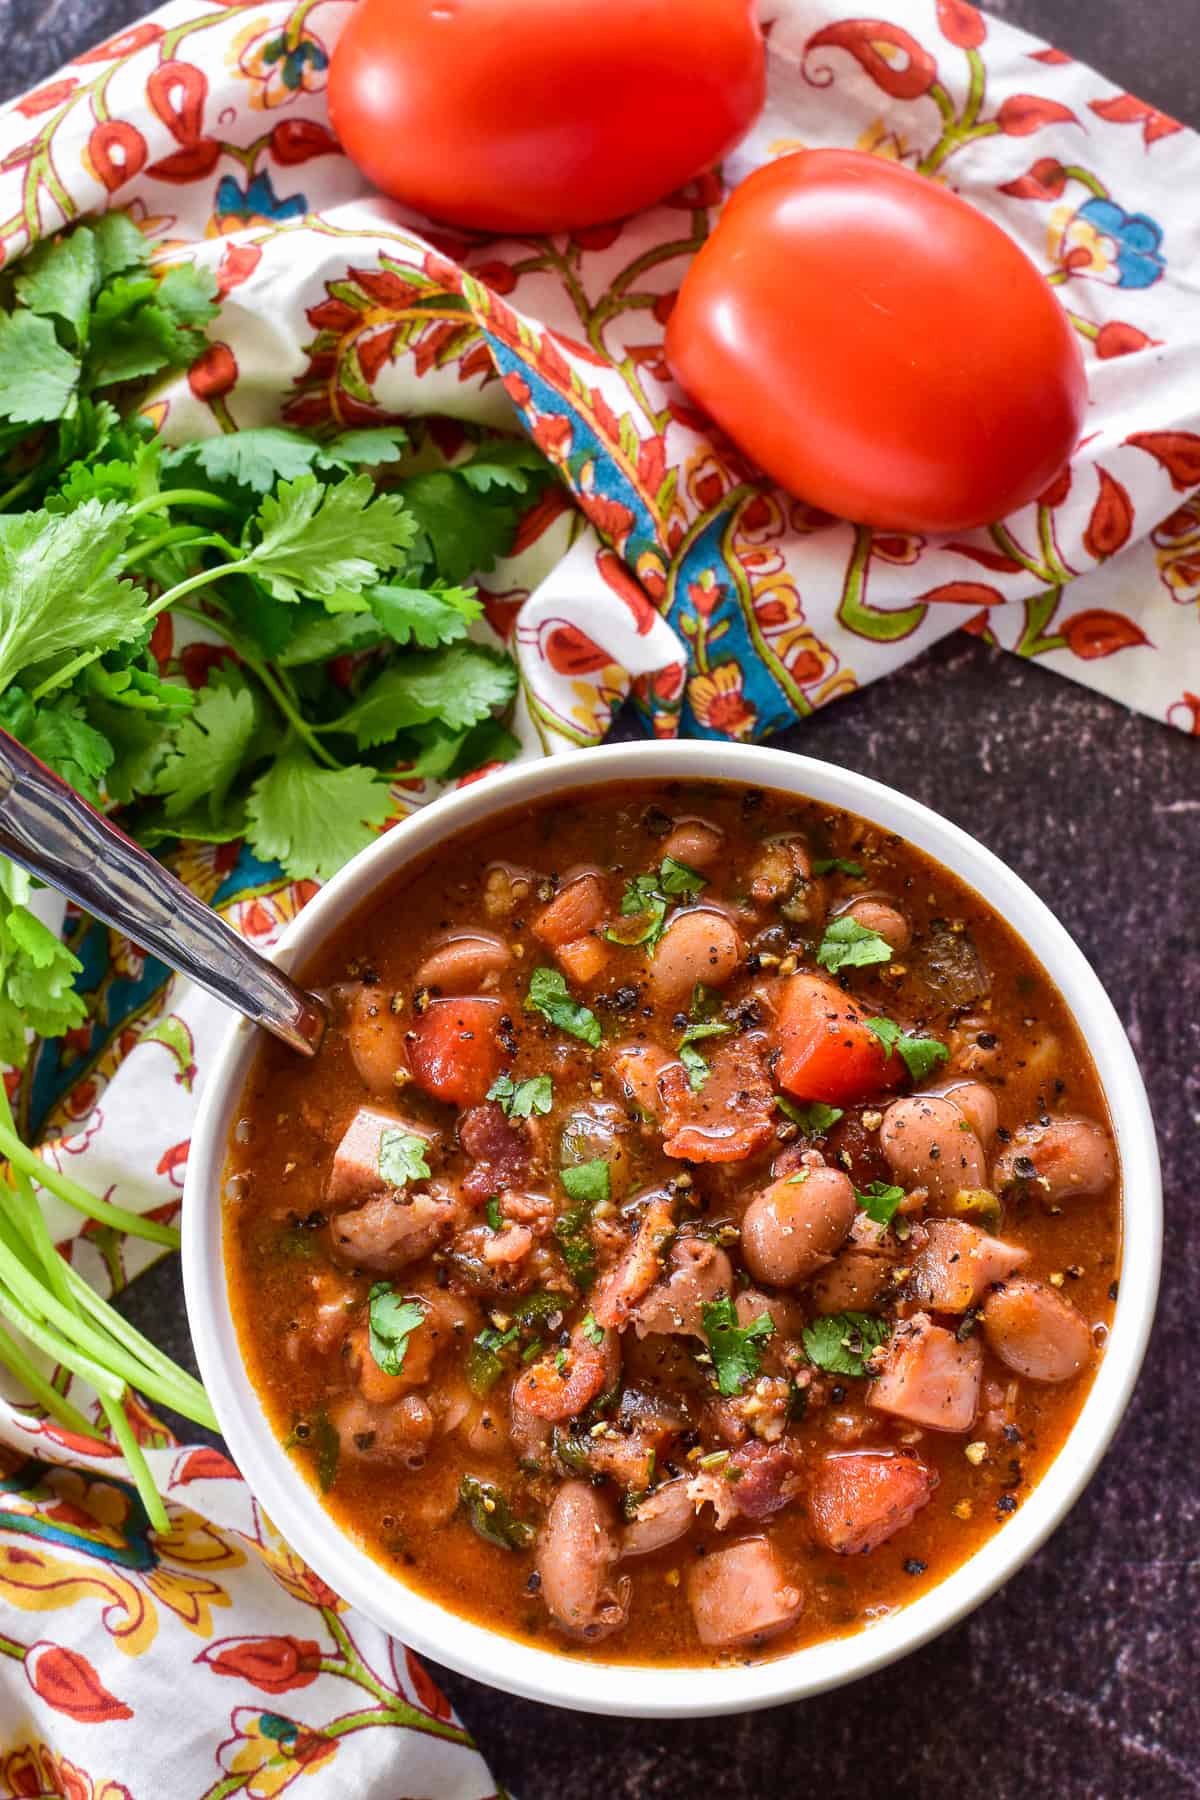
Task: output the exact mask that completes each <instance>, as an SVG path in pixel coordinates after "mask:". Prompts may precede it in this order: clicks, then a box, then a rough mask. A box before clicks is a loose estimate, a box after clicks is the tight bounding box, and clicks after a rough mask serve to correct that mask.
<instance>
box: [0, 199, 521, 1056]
mask: <svg viewBox="0 0 1200 1800" xmlns="http://www.w3.org/2000/svg"><path fill="white" fill-rule="evenodd" d="M0 300H3V301H5V302H6V303H7V306H6V310H4V311H2V312H0V466H2V467H3V468H4V478H5V479H7V481H8V487H7V490H6V491H5V492H4V493H3V494H0V727H2V728H3V729H5V730H7V731H9V732H11V733H12V734H13V735H14V736H15V737H17V738H19V739H20V741H21V742H22V743H24V744H25V745H26V746H27V747H28V748H29V749H30V750H31V751H33V753H34V754H35V755H36V756H38V757H40V758H41V760H42V761H43V762H45V763H46V764H47V765H48V766H49V767H50V768H52V769H54V770H55V771H56V772H57V773H59V774H60V775H61V776H62V777H63V778H64V779H65V780H66V781H68V782H70V783H71V784H72V785H73V786H74V787H76V788H77V789H78V790H79V791H80V792H81V793H82V794H84V795H85V796H86V797H87V798H88V799H90V800H92V801H93V802H101V803H104V804H106V805H114V806H117V807H119V808H120V809H121V824H122V826H123V828H124V829H125V830H126V831H128V832H129V833H130V835H131V836H134V837H136V838H138V839H139V840H140V841H141V842H142V843H144V844H146V845H148V846H150V847H155V846H158V845H160V844H164V843H167V842H169V841H172V840H174V839H178V838H192V839H201V840H205V841H208V842H214V843H217V842H225V841H229V840H233V839H237V838H243V837H244V838H246V839H247V841H248V842H249V844H250V846H251V848H252V849H253V850H254V851H255V853H256V854H257V855H258V856H260V857H262V858H263V859H264V860H268V861H271V860H274V861H278V862H279V863H281V864H282V866H283V868H284V869H285V871H286V872H287V873H288V874H289V875H291V876H293V877H297V878H298V877H307V876H316V877H319V878H322V879H323V878H325V877H327V876H329V875H331V874H333V873H334V871H335V870H336V869H338V868H339V867H340V866H341V865H342V863H344V862H345V861H346V860H347V859H348V858H349V857H350V856H352V855H353V854H354V853H355V851H357V850H358V849H360V848H361V847H362V846H363V845H364V844H366V843H367V842H369V841H370V838H371V835H372V832H373V830H374V828H376V827H378V826H380V825H381V824H383V823H384V821H385V820H386V819H387V817H388V816H389V813H390V812H391V810H392V800H391V791H390V790H391V784H392V781H393V780H394V779H395V776H396V774H397V773H398V772H399V773H403V774H405V775H418V776H428V777H433V778H452V777H454V776H455V775H457V774H459V773H462V772H464V771H466V770H468V769H470V768H473V767H476V766H478V765H479V764H480V763H481V762H484V761H489V760H497V759H504V758H506V757H508V756H511V755H512V754H513V753H514V751H515V749H516V747H517V746H516V741H515V739H514V738H513V737H512V736H511V734H510V733H509V732H508V730H507V729H506V727H505V725H504V723H503V715H504V713H505V711H506V709H507V708H508V707H509V706H510V704H511V702H512V700H513V697H514V695H515V692H516V687H517V677H516V671H515V669H514V667H513V665H512V662H511V660H510V659H509V658H508V657H507V656H505V655H503V654H501V653H500V652H498V651H496V650H494V649H492V648H490V647H488V646H486V645H484V644H482V643H479V642H476V641H475V640H474V638H473V637H472V628H473V627H474V626H475V625H476V623H477V621H478V620H479V618H480V616H481V613H482V607H481V604H480V601H479V599H478V598H477V596H476V594H475V592H474V590H473V589H472V588H471V587H469V586H466V585H464V583H465V582H466V581H467V579H468V577H469V576H471V575H472V574H473V573H476V572H485V571H486V570H487V569H489V568H490V567H491V566H492V565H493V563H494V562H495V560H496V558H497V557H498V556H500V555H502V554H504V553H505V552H507V551H508V550H509V548H510V547H511V544H512V540H513V536H514V533H515V530H516V525H517V522H518V520H519V518H520V516H521V514H522V513H523V512H524V511H525V510H526V509H527V508H528V506H529V505H530V504H531V502H532V500H533V499H534V498H536V495H537V493H538V492H539V490H540V488H541V486H542V485H543V484H544V482H545V481H546V480H547V479H548V474H549V471H548V468H547V465H546V463H545V462H544V460H543V459H542V457H541V456H540V455H539V454H538V452H537V451H536V450H535V449H534V448H533V447H532V446H531V445H529V444H527V443H526V442H525V441H523V440H521V441H516V440H512V439H498V438H490V439H489V438H485V437H481V438H480V439H479V440H477V441H476V442H475V443H474V444H473V446H472V448H471V450H470V452H469V454H467V455H466V456H465V457H464V458H462V459H461V460H460V461H458V462H456V463H455V464H454V465H453V466H447V467H444V468H429V467H428V466H427V465H428V462H429V457H428V455H426V454H422V455H420V456H415V455H414V456H410V455H409V454H408V452H409V449H410V446H409V441H408V438H407V436H406V434H405V433H404V432H403V431H402V430H400V429H398V428H382V429H371V430H360V431H347V432H344V433H342V434H341V435H340V436H337V437H333V438H331V439H328V440H325V441H321V440H318V439H316V438H313V437H310V436H308V435H306V434H304V433H302V432H298V431H292V430H288V429H284V428H282V427H279V428H275V427H265V428H258V429H253V430H246V431H240V432H235V433H231V434H229V435H227V436H218V437H212V438H207V439H204V440H202V441H199V442H195V443H190V444H186V445H183V446H181V447H178V448H174V449H169V448H167V447H166V446H165V445H163V444H162V443H160V442H159V441H158V440H157V439H156V438H154V436H153V435H152V433H151V430H150V427H149V426H148V425H147V424H146V423H145V422H144V421H137V420H130V419H123V418H122V415H121V413H120V411H119V410H118V404H114V402H118V403H120V402H123V403H124V406H125V408H126V411H128V410H129V409H130V407H131V406H132V405H133V404H135V403H136V401H137V399H138V398H139V396H140V395H141V394H142V392H143V384H144V382H145V380H146V379H147V378H148V377H151V376H155V375H158V374H161V373H162V372H164V371H166V370H170V369H174V368H178V367H181V366H184V365H186V364H187V363H188V362H190V361H191V360H192V359H193V358H194V357H195V356H196V355H197V354H198V353H199V352H200V350H202V348H203V346H204V343H205V338H204V336H203V331H202V327H203V325H204V323H206V321H207V320H208V319H209V318H210V317H211V316H212V314H213V312H214V311H215V308H214V306H213V304H212V294H211V282H210V278H208V277H207V276H201V275H199V274H197V273H196V272H195V271H194V270H191V269H180V268H176V269H172V270H170V271H169V272H168V273H167V274H166V275H164V276H162V277H161V278H160V277H158V276H156V275H154V274H152V273H150V272H149V270H148V267H147V251H146V245H145V242H144V240H143V239H142V237H141V234H140V233H139V232H138V231H137V229H136V227H135V226H133V225H132V224H131V223H130V221H129V220H127V219H124V218H123V217H121V216H120V215H117V214H114V215H108V216H106V217H105V218H104V219H102V220H100V221H98V222H96V223H95V224H88V225H81V226H77V227H76V228H75V229H74V230H73V231H71V232H70V233H69V234H67V235H65V236H62V237H60V238H57V239H54V240H50V241H49V242H47V243H46V244H44V245H40V246H38V248H37V249H36V250H34V251H33V252H31V254H30V255H29V256H28V257H26V258H25V259H24V260H23V261H22V262H20V263H19V264H17V265H16V267H15V269H14V271H13V273H12V274H11V275H7V276H5V277H4V278H3V287H2V288H0ZM132 383H137V384H139V385H138V386H137V387H136V388H133V387H130V385H129V384H132ZM14 508H24V509H26V510H13V509H14ZM166 613H169V614H171V615H172V617H173V618H174V619H175V620H177V621H179V622H180V623H181V624H182V623H183V622H184V621H186V622H187V624H186V626H185V627H184V630H185V632H187V634H188V635H190V636H192V637H197V638H199V639H201V640H202V641H203V640H207V647H206V648H202V649H201V651H200V652H199V653H198V655H197V657H196V658H195V660H194V662H193V664H192V667H191V668H189V670H188V674H189V678H190V679H189V681H188V682H185V681H183V680H181V679H177V678H174V677H171V678H167V679H164V678H163V676H162V675H161V674H160V672H159V665H158V663H157V661H156V659H155V657H154V655H153V653H152V650H151V639H152V634H153V631H154V626H155V621H156V620H157V619H158V618H159V617H160V616H161V615H163V614H166ZM213 639H216V640H217V646H216V648H215V649H214V648H213V647H212V640H213ZM193 683H194V684H196V685H192V684H193ZM26 887H27V884H25V883H23V878H22V879H21V880H18V879H16V878H15V872H13V871H11V870H9V871H8V872H7V873H6V874H4V875H3V878H0V1057H4V1058H6V1059H8V1060H19V1059H20V1057H21V1055H23V1038H24V1030H25V1027H26V1026H32V1027H33V1028H34V1029H36V1030H38V1031H39V1032H40V1033H41V1034H42V1035H54V1034H56V1033H58V1032H61V1031H64V1030H66V1029H68V1028H69V1027H70V1026H71V1025H72V1024H75V1023H78V1022H80V1020H81V1018H82V1007H81V1005H80V1002H79V1001H78V998H77V997H76V996H75V994H74V993H73V991H72V988H71V978H72V976H73V975H74V973H75V972H76V970H77V968H78V965H77V963H76V962H75V959H74V958H73V957H72V956H71V954H70V952H69V951H67V950H66V949H65V948H64V947H63V946H61V945H57V944H56V943H55V941H54V940H53V939H52V938H51V937H50V934H49V933H45V932H43V930H42V928H40V927H38V925H37V921H36V920H35V919H33V917H32V915H31V914H30V913H29V912H28V910H27V908H26V907H25V905H24V901H25V898H26V897H27V896H26Z"/></svg>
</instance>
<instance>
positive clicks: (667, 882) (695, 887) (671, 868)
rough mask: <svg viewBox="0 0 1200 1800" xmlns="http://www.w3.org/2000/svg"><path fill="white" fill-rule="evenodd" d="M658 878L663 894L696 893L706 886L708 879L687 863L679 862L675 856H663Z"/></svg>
mask: <svg viewBox="0 0 1200 1800" xmlns="http://www.w3.org/2000/svg"><path fill="white" fill-rule="evenodd" d="M658 879H659V881H660V882H661V884H662V891H663V893H664V894H687V895H689V896H690V895H693V894H698V893H699V892H700V890H701V889H702V888H706V887H707V886H708V880H707V878H706V877H705V876H703V875H701V874H700V873H699V871H698V870H696V869H691V868H689V867H688V865H687V863H683V862H680V861H679V860H678V858H677V857H674V856H664V857H663V859H662V862H661V863H660V864H659V869H658Z"/></svg>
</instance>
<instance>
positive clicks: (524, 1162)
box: [458, 1100, 532, 1200]
mask: <svg viewBox="0 0 1200 1800" xmlns="http://www.w3.org/2000/svg"><path fill="white" fill-rule="evenodd" d="M458 1141H459V1143H460V1145H461V1146H462V1148H463V1151H464V1153H465V1154H466V1155H467V1156H469V1157H470V1158H471V1161H472V1165H473V1166H472V1167H471V1168H470V1169H468V1170H467V1173H466V1174H465V1175H464V1176H463V1181H462V1191H463V1193H464V1194H466V1196H467V1197H468V1199H471V1200H486V1199H487V1198H488V1196H489V1194H499V1193H501V1192H503V1190H504V1189H505V1188H510V1187H517V1186H519V1184H520V1183H521V1182H522V1181H524V1179H525V1177H526V1175H527V1174H528V1173H529V1164H530V1160H531V1156H532V1144H531V1142H530V1134H529V1131H528V1129H527V1127H526V1126H525V1125H524V1123H523V1122H521V1121H518V1120H515V1119H507V1118H505V1116H504V1109H503V1107H501V1106H499V1105H497V1103H496V1101H494V1100H485V1101H484V1103H483V1105H482V1106H473V1107H472V1108H471V1110H470V1111H469V1112H466V1113H464V1114H463V1116H462V1118H461V1119H460V1120H459V1123H458Z"/></svg>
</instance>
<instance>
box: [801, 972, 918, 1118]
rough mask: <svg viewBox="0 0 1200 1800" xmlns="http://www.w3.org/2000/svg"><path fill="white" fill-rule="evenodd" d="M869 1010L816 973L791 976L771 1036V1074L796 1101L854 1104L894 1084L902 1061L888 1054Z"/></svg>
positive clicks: (896, 1082) (898, 1079)
mask: <svg viewBox="0 0 1200 1800" xmlns="http://www.w3.org/2000/svg"><path fill="white" fill-rule="evenodd" d="M867 1017H868V1015H867V1014H866V1013H865V1012H864V1010H863V1008H862V1007H860V1006H858V1005H856V1003H855V1002H854V1001H853V1000H850V999H848V998H847V996H846V995H845V994H843V992H842V990H841V989H840V988H838V987H835V986H834V985H833V983H832V982H830V981H823V980H822V979H821V977H820V976H819V975H803V974H801V975H792V976H790V977H789V978H788V980H787V982H786V984H785V985H784V989H783V994H782V996H781V998H780V1003H779V1012H778V1015H777V1017H776V1020H775V1025H774V1030H773V1032H772V1037H773V1040H774V1044H775V1047H776V1049H777V1050H778V1052H779V1055H778V1059H777V1061H776V1065H775V1074H776V1077H777V1079H778V1081H779V1084H780V1086H781V1087H784V1088H786V1089H787V1091H788V1093H789V1094H791V1095H793V1096H794V1098H795V1099H797V1100H823V1101H824V1102H825V1103H826V1104H827V1105H829V1106H853V1105H854V1104H855V1103H856V1102H857V1101H859V1100H869V1099H870V1098H871V1097H872V1095H874V1094H878V1093H881V1092H883V1091H885V1090H886V1089H888V1088H893V1087H896V1086H897V1085H898V1084H899V1082H900V1081H901V1080H902V1079H903V1076H904V1064H903V1063H902V1062H901V1060H900V1058H899V1057H898V1056H897V1055H896V1053H895V1051H893V1052H892V1054H891V1055H890V1056H888V1055H887V1054H886V1053H885V1051H884V1048H883V1045H882V1043H881V1042H880V1040H879V1039H878V1038H877V1037H876V1035H875V1033H874V1032H873V1031H870V1030H868V1028H867V1024H866V1020H867Z"/></svg>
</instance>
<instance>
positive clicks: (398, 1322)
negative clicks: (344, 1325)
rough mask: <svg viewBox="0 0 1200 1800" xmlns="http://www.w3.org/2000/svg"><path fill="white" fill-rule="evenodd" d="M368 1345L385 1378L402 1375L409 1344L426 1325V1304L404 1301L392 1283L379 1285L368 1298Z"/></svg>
mask: <svg viewBox="0 0 1200 1800" xmlns="http://www.w3.org/2000/svg"><path fill="white" fill-rule="evenodd" d="M368 1301H369V1307H368V1313H367V1343H368V1345H369V1347H370V1351H371V1359H372V1361H373V1362H374V1363H375V1364H376V1366H377V1367H378V1368H380V1369H382V1370H383V1372H384V1374H385V1375H399V1373H400V1371H401V1370H402V1369H403V1367H404V1357H405V1354H406V1352H407V1350H408V1340H409V1338H410V1337H411V1336H412V1334H413V1332H414V1331H416V1330H417V1329H418V1327H419V1326H421V1325H423V1324H424V1323H425V1310H426V1309H425V1303H424V1301H423V1300H404V1299H402V1298H401V1296H400V1295H399V1294H398V1293H397V1292H396V1290H395V1288H394V1287H393V1286H392V1284H391V1282H389V1281H375V1282H372V1284H371V1291H370V1294H369V1296H368Z"/></svg>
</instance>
